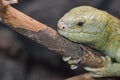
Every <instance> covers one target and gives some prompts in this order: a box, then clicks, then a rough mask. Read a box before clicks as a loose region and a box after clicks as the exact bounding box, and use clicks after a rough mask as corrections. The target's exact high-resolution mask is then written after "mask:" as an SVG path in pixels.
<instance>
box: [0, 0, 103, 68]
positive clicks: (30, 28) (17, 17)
mask: <svg viewBox="0 0 120 80" xmlns="http://www.w3.org/2000/svg"><path fill="white" fill-rule="evenodd" d="M11 1H16V0H11ZM11 3H12V2H11ZM13 3H14V2H13ZM6 4H7V5H6ZM0 18H1V19H0V20H1V22H3V23H4V24H6V25H9V26H11V28H12V29H14V30H16V31H17V32H18V33H20V34H22V35H24V36H26V37H28V38H30V39H32V40H35V41H37V42H38V43H39V44H41V45H44V46H45V47H47V48H48V49H50V50H53V51H55V52H56V53H58V54H60V55H62V56H71V57H72V59H78V58H81V61H80V62H81V63H82V64H84V65H86V66H90V67H102V66H103V64H102V59H101V57H100V56H98V55H96V54H98V52H96V51H93V50H91V49H90V48H88V47H83V46H82V45H80V44H77V43H73V42H71V41H69V40H67V39H65V38H63V37H61V36H60V35H59V34H58V33H57V32H56V31H55V30H54V29H52V28H50V27H48V26H47V25H45V24H42V23H40V22H38V21H36V20H34V19H33V18H31V17H29V16H27V15H25V14H24V13H22V12H20V11H18V10H16V9H15V8H13V7H11V6H10V5H9V4H8V2H7V0H0Z"/></svg>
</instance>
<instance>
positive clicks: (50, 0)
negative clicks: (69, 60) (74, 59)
mask: <svg viewBox="0 0 120 80" xmlns="http://www.w3.org/2000/svg"><path fill="white" fill-rule="evenodd" d="M82 5H88V6H93V7H96V8H98V9H101V10H105V11H107V12H109V13H110V14H112V15H113V16H116V17H118V18H120V0H19V3H18V4H15V5H13V6H14V7H15V8H17V9H18V10H20V11H22V12H24V13H25V14H27V15H29V16H31V17H32V18H34V19H36V20H38V21H40V22H42V23H44V24H46V25H48V26H50V27H52V28H54V29H56V30H57V27H56V24H57V21H58V20H59V18H60V17H62V16H63V15H64V14H65V13H66V12H67V11H69V10H70V9H71V8H73V7H76V6H82ZM82 73H83V69H82V68H80V69H77V70H70V68H69V65H67V64H66V63H65V62H63V61H62V59H61V57H60V56H58V55H57V54H55V53H54V52H53V51H50V50H48V49H47V48H45V47H44V46H41V45H39V44H37V43H36V42H34V41H32V40H30V39H28V38H26V37H24V36H22V35H21V34H18V33H16V32H15V31H13V30H12V29H10V28H9V27H8V26H6V25H4V24H2V23H0V80H64V79H65V78H68V77H72V76H75V75H78V74H82Z"/></svg>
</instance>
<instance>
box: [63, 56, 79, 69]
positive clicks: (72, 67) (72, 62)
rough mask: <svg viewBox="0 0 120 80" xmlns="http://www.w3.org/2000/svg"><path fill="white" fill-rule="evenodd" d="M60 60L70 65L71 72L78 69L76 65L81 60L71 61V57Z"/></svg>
mask: <svg viewBox="0 0 120 80" xmlns="http://www.w3.org/2000/svg"><path fill="white" fill-rule="evenodd" d="M62 59H63V61H65V62H67V63H68V64H69V65H70V67H71V69H72V70H74V69H77V68H78V66H77V65H76V64H77V63H79V62H80V60H81V58H78V59H71V57H63V58H62Z"/></svg>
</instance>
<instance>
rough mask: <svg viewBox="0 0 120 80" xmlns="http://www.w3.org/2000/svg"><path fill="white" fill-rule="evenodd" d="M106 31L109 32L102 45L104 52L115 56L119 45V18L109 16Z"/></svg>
mask: <svg viewBox="0 0 120 80" xmlns="http://www.w3.org/2000/svg"><path fill="white" fill-rule="evenodd" d="M107 32H108V33H109V37H108V40H107V42H106V44H105V45H104V46H103V49H104V50H105V52H104V53H105V54H106V55H108V56H110V57H112V58H115V54H116V52H117V50H118V48H119V47H120V20H118V19H117V18H115V17H113V16H111V19H110V21H109V22H108V28H107Z"/></svg>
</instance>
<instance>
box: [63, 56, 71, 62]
mask: <svg viewBox="0 0 120 80" xmlns="http://www.w3.org/2000/svg"><path fill="white" fill-rule="evenodd" d="M62 59H63V61H65V62H67V61H69V60H70V59H71V57H62Z"/></svg>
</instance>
